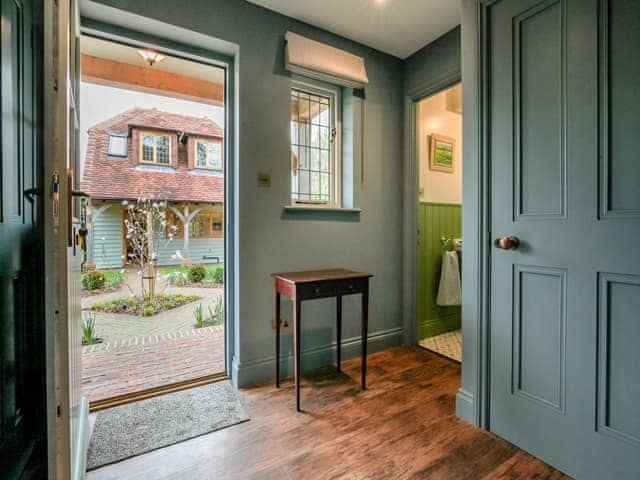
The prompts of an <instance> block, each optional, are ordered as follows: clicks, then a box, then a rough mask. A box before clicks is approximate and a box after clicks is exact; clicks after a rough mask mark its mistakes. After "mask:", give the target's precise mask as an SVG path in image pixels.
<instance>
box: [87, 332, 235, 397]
mask: <svg viewBox="0 0 640 480" xmlns="http://www.w3.org/2000/svg"><path fill="white" fill-rule="evenodd" d="M224 362H225V360H224V328H223V327H221V326H217V327H205V328H201V329H191V330H183V331H179V332H165V333H162V334H156V335H144V336H138V337H131V338H128V339H120V340H117V341H113V342H107V343H104V344H98V345H91V346H87V347H83V352H82V366H83V369H82V391H83V394H84V395H85V396H86V397H87V399H88V400H89V401H90V402H92V401H96V400H103V399H105V398H110V397H114V396H116V395H124V394H127V393H133V392H136V391H140V390H145V389H148V388H153V387H159V386H162V385H167V384H171V383H176V382H180V381H183V380H191V379H195V378H199V377H202V376H205V375H211V374H214V373H220V372H222V371H224V366H225V365H224Z"/></svg>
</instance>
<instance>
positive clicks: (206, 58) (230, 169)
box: [80, 17, 237, 410]
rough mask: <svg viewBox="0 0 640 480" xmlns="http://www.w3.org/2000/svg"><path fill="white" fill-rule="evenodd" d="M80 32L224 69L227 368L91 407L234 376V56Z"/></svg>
mask: <svg viewBox="0 0 640 480" xmlns="http://www.w3.org/2000/svg"><path fill="white" fill-rule="evenodd" d="M80 33H81V34H82V35H87V36H91V37H95V38H100V39H103V40H107V41H111V42H114V43H119V44H123V45H128V46H132V47H141V48H152V49H154V50H157V51H160V52H162V53H166V54H167V55H171V56H174V57H177V58H182V59H185V60H189V61H193V62H197V63H202V64H205V65H210V66H212V67H218V68H223V69H224V71H225V91H224V97H225V138H224V141H225V155H224V158H225V170H224V181H225V205H224V212H225V240H224V243H225V259H224V260H225V261H224V275H225V292H224V295H225V370H224V372H223V374H214V375H211V376H207V377H203V378H199V379H194V380H192V381H191V380H190V381H184V382H178V383H176V384H172V385H167V386H162V387H157V388H152V389H149V390H146V391H143V392H137V393H133V394H128V395H125V396H123V397H122V398H119V397H118V398H115V399H107V400H104V401H99V402H96V406H95V408H94V405H92V407H91V408H92V410H94V409H100V408H106V407H110V406H114V405H117V404H121V403H127V402H129V401H131V400H137V399H142V398H147V397H149V396H155V395H158V394H160V393H165V392H171V391H176V390H180V389H184V388H189V387H191V386H198V385H201V384H205V383H209V382H211V381H216V380H218V379H225V378H231V372H232V368H231V367H232V359H233V354H234V345H235V342H234V338H235V328H234V322H233V319H234V318H235V316H234V311H235V310H234V300H233V299H234V298H235V289H234V286H235V283H234V280H235V279H234V271H235V268H234V265H236V260H237V259H236V256H235V252H236V250H235V248H234V245H235V238H236V235H235V231H234V229H233V226H234V222H233V221H232V219H233V218H235V217H234V215H235V212H236V208H237V207H236V202H234V198H235V196H234V192H235V188H234V186H235V178H236V171H237V162H236V161H235V158H236V152H237V147H236V144H235V141H234V139H235V134H236V129H235V125H236V124H235V119H236V113H235V98H236V92H235V89H236V81H235V79H236V70H235V67H236V65H235V59H234V58H233V57H231V56H228V55H225V54H221V53H218V52H216V51H213V50H210V49H208V48H202V47H200V46H197V45H194V44H189V43H183V42H177V41H174V40H170V39H167V38H161V37H157V36H155V35H152V34H148V33H144V32H142V31H137V30H132V29H129V28H126V27H120V26H117V25H113V24H108V23H104V22H101V21H98V20H94V19H91V18H86V17H81V28H80Z"/></svg>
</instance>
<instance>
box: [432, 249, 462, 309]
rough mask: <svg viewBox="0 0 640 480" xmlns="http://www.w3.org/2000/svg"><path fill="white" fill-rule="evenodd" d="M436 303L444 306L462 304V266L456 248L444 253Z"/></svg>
mask: <svg viewBox="0 0 640 480" xmlns="http://www.w3.org/2000/svg"><path fill="white" fill-rule="evenodd" d="M436 303H437V304H438V305H440V306H443V307H449V306H454V305H462V287H461V286H460V266H459V265H458V254H457V253H456V252H455V250H452V251H450V252H444V254H443V255H442V271H441V272H440V286H439V287H438V298H437V299H436Z"/></svg>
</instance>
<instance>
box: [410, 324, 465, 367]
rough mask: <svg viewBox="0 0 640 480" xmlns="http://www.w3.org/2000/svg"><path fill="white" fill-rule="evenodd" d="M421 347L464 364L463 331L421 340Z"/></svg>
mask: <svg viewBox="0 0 640 480" xmlns="http://www.w3.org/2000/svg"><path fill="white" fill-rule="evenodd" d="M419 344H420V346H421V347H423V348H426V349H427V350H431V351H433V352H436V353H439V354H440V355H443V356H445V357H447V358H450V359H451V360H455V361H456V362H462V331H461V330H454V331H453V332H447V333H443V334H442V335H436V336H435V337H430V338H424V339H422V340H420V343H419Z"/></svg>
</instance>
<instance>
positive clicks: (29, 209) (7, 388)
mask: <svg viewBox="0 0 640 480" xmlns="http://www.w3.org/2000/svg"><path fill="white" fill-rule="evenodd" d="M0 5H1V6H0V9H1V12H0V13H1V20H0V61H1V63H2V72H1V74H0V103H1V109H2V117H1V119H0V135H1V138H2V144H1V157H2V161H1V164H0V176H1V178H2V182H1V184H0V189H1V195H0V202H1V208H0V405H1V408H0V471H1V472H2V474H1V475H0V476H2V478H18V476H19V475H20V473H21V471H22V468H23V467H24V465H25V464H26V463H27V462H28V461H29V457H30V456H31V455H32V452H33V451H34V447H36V446H37V444H38V440H41V439H42V432H43V429H44V405H43V381H42V379H43V378H44V362H43V349H44V347H43V345H44V338H43V321H42V299H43V295H42V290H43V289H42V270H43V269H42V255H41V252H42V243H41V242H40V238H41V232H42V229H41V228H40V220H41V211H40V205H41V199H42V187H41V183H42V182H41V180H42V179H41V169H40V161H41V160H40V159H41V155H40V152H39V150H38V149H37V148H36V145H37V143H38V142H37V138H38V135H39V134H40V130H39V127H38V125H39V122H40V117H39V116H37V115H36V112H37V98H39V97H38V95H37V88H38V87H37V85H38V82H37V77H36V76H35V75H34V65H36V64H37V63H38V62H39V61H41V59H40V58H39V57H38V52H39V51H41V50H39V49H38V48H36V44H39V43H38V42H39V39H40V38H41V36H40V35H41V30H38V29H35V28H33V25H34V22H33V14H34V13H37V12H33V11H32V5H31V1H29V0H1V4H0Z"/></svg>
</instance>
